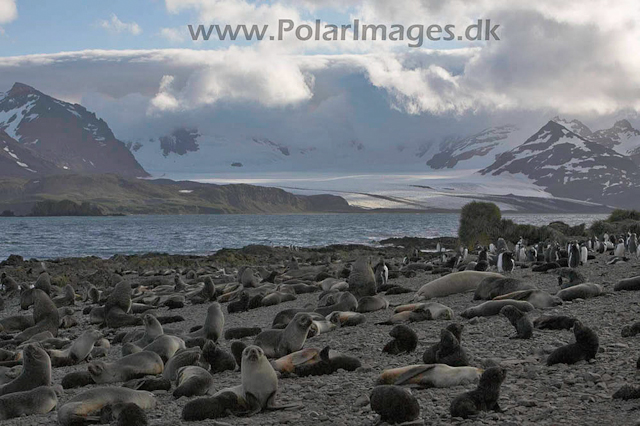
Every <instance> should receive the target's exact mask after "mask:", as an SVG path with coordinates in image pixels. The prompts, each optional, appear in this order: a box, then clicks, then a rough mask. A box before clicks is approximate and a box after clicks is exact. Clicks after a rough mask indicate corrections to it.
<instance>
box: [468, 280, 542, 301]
mask: <svg viewBox="0 0 640 426" xmlns="http://www.w3.org/2000/svg"><path fill="white" fill-rule="evenodd" d="M535 289H536V287H535V286H534V285H533V284H529V283H526V282H523V281H522V280H518V279H515V278H496V277H488V278H485V279H484V280H482V281H481V282H480V284H478V287H477V288H476V292H475V294H474V295H473V300H491V299H494V298H496V297H498V296H502V295H504V294H507V293H513V292H515V291H519V290H535Z"/></svg>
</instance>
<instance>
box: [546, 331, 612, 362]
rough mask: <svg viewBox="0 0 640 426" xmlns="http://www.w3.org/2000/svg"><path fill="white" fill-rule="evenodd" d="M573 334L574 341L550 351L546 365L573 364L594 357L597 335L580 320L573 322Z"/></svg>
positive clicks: (596, 350) (596, 347)
mask: <svg viewBox="0 0 640 426" xmlns="http://www.w3.org/2000/svg"><path fill="white" fill-rule="evenodd" d="M573 334H574V335H575V337H576V341H575V343H571V344H568V345H566V346H562V347H559V348H558V349H556V350H555V351H553V352H551V354H550V355H549V358H547V365H554V364H575V363H576V362H578V361H582V360H586V361H589V360H590V359H593V358H595V357H596V354H597V353H598V348H599V346H600V344H599V340H598V335H597V334H596V333H595V332H594V331H593V330H591V329H590V328H589V327H586V326H584V325H583V324H582V323H581V322H580V321H576V322H575V323H574V325H573Z"/></svg>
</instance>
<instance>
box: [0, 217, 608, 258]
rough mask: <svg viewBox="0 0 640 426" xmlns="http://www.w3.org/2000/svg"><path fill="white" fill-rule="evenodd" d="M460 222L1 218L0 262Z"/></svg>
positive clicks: (350, 235)
mask: <svg viewBox="0 0 640 426" xmlns="http://www.w3.org/2000/svg"><path fill="white" fill-rule="evenodd" d="M504 216H505V217H507V218H511V219H513V220H514V221H515V222H517V223H526V224H533V225H543V224H548V223H550V222H552V221H555V220H561V221H563V222H566V223H568V224H570V225H577V224H580V223H587V224H590V223H592V222H593V221H595V220H599V219H602V218H604V217H605V215H579V214H567V215H553V214H536V215H526V214H517V215H509V214H505V215H504ZM459 218H460V216H459V215H458V214H454V213H442V214H426V213H416V214H391V213H390V214H308V215H193V216H190V215H176V216H123V217H18V218H0V261H1V260H4V259H6V258H7V257H8V256H9V255H10V254H18V255H20V256H23V257H24V258H37V259H52V258H60V257H81V256H98V257H102V258H108V257H111V256H113V255H114V254H118V253H119V254H135V253H148V252H161V253H171V254H211V253H213V252H215V251H217V250H219V249H221V248H240V247H244V246H246V245H249V244H264V245H270V246H289V245H296V246H302V247H311V246H324V245H329V244H348V243H356V244H375V243H376V242H377V241H380V240H382V239H385V238H389V237H403V236H411V237H448V236H456V234H457V229H458V222H459Z"/></svg>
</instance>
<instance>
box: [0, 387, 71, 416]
mask: <svg viewBox="0 0 640 426" xmlns="http://www.w3.org/2000/svg"><path fill="white" fill-rule="evenodd" d="M57 404H58V396H57V395H56V392H55V390H54V389H53V388H52V387H49V386H39V387H36V388H34V389H31V390H28V391H24V392H15V393H11V394H8V395H4V396H1V397H0V420H8V419H12V418H14V417H22V416H30V415H33V414H46V413H48V412H50V411H51V410H53V409H54V408H55V407H56V405H57Z"/></svg>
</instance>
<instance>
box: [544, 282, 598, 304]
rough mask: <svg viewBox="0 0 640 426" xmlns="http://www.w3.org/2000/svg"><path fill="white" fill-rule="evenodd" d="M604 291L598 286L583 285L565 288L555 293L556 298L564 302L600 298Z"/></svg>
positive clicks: (591, 284)
mask: <svg viewBox="0 0 640 426" xmlns="http://www.w3.org/2000/svg"><path fill="white" fill-rule="evenodd" d="M603 293H604V289H603V288H602V286H601V285H599V284H593V283H583V284H578V285H574V286H573V287H569V288H565V289H563V290H560V291H559V292H557V293H556V296H557V297H559V298H560V299H562V300H564V301H568V300H574V299H589V298H591V297H597V296H601V295H602V294H603Z"/></svg>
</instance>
